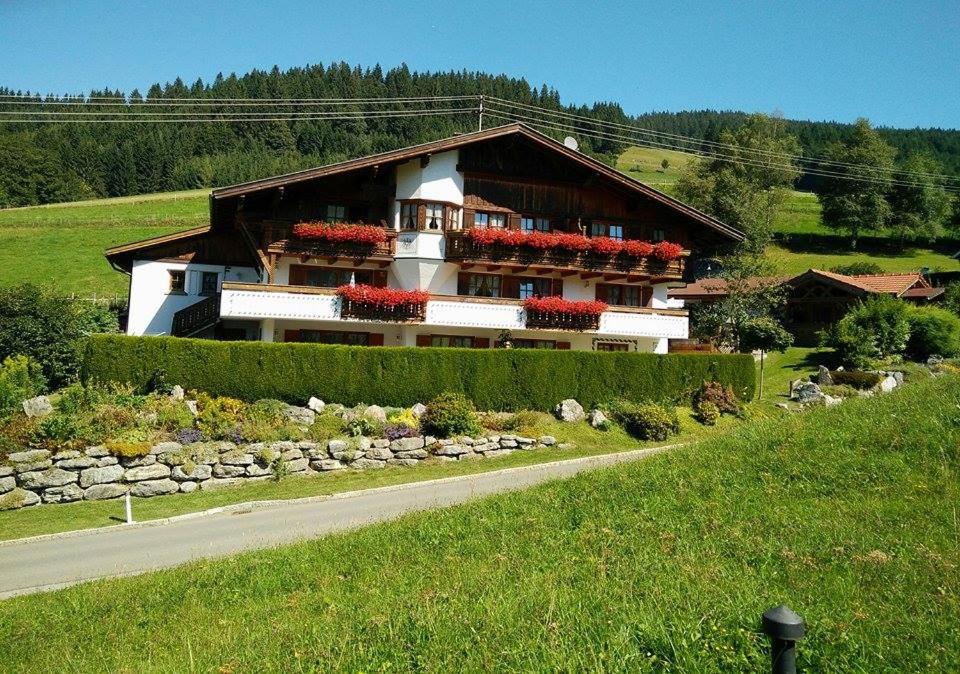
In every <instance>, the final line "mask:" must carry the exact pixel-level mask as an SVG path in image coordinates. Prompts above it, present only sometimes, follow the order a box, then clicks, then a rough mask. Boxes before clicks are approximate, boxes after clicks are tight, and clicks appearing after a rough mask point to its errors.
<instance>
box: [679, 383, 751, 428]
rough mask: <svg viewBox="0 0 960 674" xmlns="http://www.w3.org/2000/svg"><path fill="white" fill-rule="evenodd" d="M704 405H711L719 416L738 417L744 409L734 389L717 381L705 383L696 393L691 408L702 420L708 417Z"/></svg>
mask: <svg viewBox="0 0 960 674" xmlns="http://www.w3.org/2000/svg"><path fill="white" fill-rule="evenodd" d="M704 405H710V407H712V408H714V409H716V411H717V414H733V415H737V414H740V410H741V409H742V405H741V404H740V401H739V400H737V394H736V393H734V392H733V387H732V386H726V387H725V386H724V385H723V384H721V383H720V382H717V381H705V382H703V384H701V385H700V388H698V389H697V390H696V391H695V392H694V394H693V399H692V401H691V407H692V408H693V412H694V414H696V415H697V416H698V417H699V418H700V419H703V418H704V417H705V416H708V415H706V414H705V413H704V410H703V407H704Z"/></svg>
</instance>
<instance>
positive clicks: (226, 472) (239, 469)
mask: <svg viewBox="0 0 960 674" xmlns="http://www.w3.org/2000/svg"><path fill="white" fill-rule="evenodd" d="M245 472H246V469H245V468H244V467H243V466H224V465H223V464H220V463H218V464H217V465H215V466H214V467H213V472H212V475H213V477H214V478H215V479H218V480H223V479H228V480H229V479H232V478H237V477H240V476H241V475H243V474H244V473H245ZM211 481H212V480H211Z"/></svg>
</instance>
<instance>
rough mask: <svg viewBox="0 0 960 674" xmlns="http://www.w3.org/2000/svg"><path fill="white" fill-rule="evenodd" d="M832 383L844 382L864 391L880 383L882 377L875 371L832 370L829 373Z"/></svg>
mask: <svg viewBox="0 0 960 674" xmlns="http://www.w3.org/2000/svg"><path fill="white" fill-rule="evenodd" d="M830 379H832V380H833V383H834V384H844V385H847V386H852V387H853V388H855V389H859V390H861V391H866V390H869V389H872V388H873V387H874V386H876V385H877V384H879V383H880V380H881V379H882V377H881V376H880V375H879V374H877V373H876V372H864V371H862V370H834V371H833V372H831V373H830Z"/></svg>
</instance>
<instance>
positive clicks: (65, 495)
mask: <svg viewBox="0 0 960 674" xmlns="http://www.w3.org/2000/svg"><path fill="white" fill-rule="evenodd" d="M41 498H42V499H43V502H44V503H71V502H73V501H79V500H80V499H82V498H83V490H82V489H81V488H80V487H78V486H77V485H76V484H65V485H63V486H62V487H51V488H50V489H44V490H43V494H41Z"/></svg>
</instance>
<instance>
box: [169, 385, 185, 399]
mask: <svg viewBox="0 0 960 674" xmlns="http://www.w3.org/2000/svg"><path fill="white" fill-rule="evenodd" d="M183 396H184V390H183V387H182V386H180V384H175V385H174V386H173V388H172V389H170V400H175V401H177V402H179V401H181V400H183Z"/></svg>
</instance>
